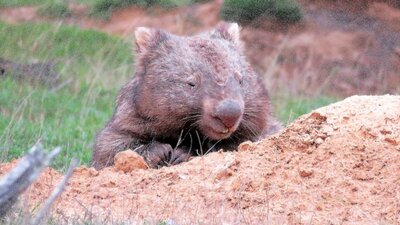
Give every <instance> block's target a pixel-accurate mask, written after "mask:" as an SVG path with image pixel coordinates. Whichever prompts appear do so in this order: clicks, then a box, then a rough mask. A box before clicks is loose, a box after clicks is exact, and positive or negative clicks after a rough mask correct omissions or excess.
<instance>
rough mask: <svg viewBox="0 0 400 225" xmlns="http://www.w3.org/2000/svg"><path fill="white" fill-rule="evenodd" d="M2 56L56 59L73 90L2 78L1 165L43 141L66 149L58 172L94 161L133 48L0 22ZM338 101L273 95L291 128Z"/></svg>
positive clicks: (92, 35)
mask: <svg viewBox="0 0 400 225" xmlns="http://www.w3.org/2000/svg"><path fill="white" fill-rule="evenodd" d="M0 43H2V44H1V45H0V52H1V55H0V57H4V58H8V59H12V60H15V61H18V62H20V63H27V62H32V61H49V60H51V61H53V62H55V63H56V65H57V67H56V68H57V70H58V71H59V73H60V74H61V76H62V81H64V82H65V81H69V83H68V85H66V86H65V87H64V88H61V89H59V90H57V91H52V90H51V88H48V87H46V86H38V85H32V84H29V83H27V82H22V81H16V80H14V79H12V78H10V77H8V78H0V90H1V91H0V131H1V133H0V160H2V161H9V160H11V159H12V158H16V157H20V156H22V155H24V153H25V152H26V151H27V150H28V149H29V148H30V147H31V146H32V145H33V144H35V143H36V141H37V140H39V139H40V140H41V142H42V144H43V145H44V146H45V148H47V149H52V148H54V147H56V146H61V147H62V148H63V151H62V155H61V156H60V157H57V159H56V161H55V164H54V166H55V168H57V169H64V168H65V167H66V166H67V165H68V163H69V161H70V159H71V158H72V157H76V158H79V159H80V160H81V163H83V164H88V163H89V161H90V158H91V149H92V144H93V141H94V138H95V134H96V132H98V131H99V129H101V128H102V127H103V126H104V124H105V122H106V121H107V120H108V119H109V118H110V116H111V114H112V112H113V109H114V100H115V95H116V93H117V91H118V90H119V88H120V87H121V86H122V84H124V83H125V82H126V81H127V80H129V79H130V77H131V75H132V74H133V63H132V61H133V59H132V53H131V48H132V46H131V44H129V43H126V42H125V41H124V40H122V39H120V38H117V37H112V36H108V35H106V34H104V33H101V32H97V31H93V30H81V29H79V28H77V27H70V26H62V25H54V24H53V25H51V24H20V25H8V24H5V23H0ZM334 101H336V99H334V98H328V97H322V98H306V97H301V98H299V97H296V98H293V97H290V96H283V97H282V96H273V103H274V106H275V112H276V115H277V116H278V118H279V119H281V121H284V122H285V123H288V122H291V121H293V120H294V119H295V118H297V117H298V116H300V115H302V114H304V113H307V112H309V111H310V110H312V109H315V108H318V107H320V106H324V105H327V104H329V103H331V102H334Z"/></svg>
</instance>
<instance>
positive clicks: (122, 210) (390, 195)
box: [0, 95, 400, 224]
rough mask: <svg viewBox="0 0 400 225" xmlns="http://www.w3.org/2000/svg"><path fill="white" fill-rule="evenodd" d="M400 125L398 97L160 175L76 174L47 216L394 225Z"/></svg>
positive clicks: (344, 104)
mask: <svg viewBox="0 0 400 225" xmlns="http://www.w3.org/2000/svg"><path fill="white" fill-rule="evenodd" d="M399 124H400V96H390V95H386V96H369V97H366V96H354V97H350V98H347V99H345V100H344V101H341V102H338V103H336V104H332V105H330V106H327V107H323V108H320V109H317V110H315V111H313V112H311V113H309V114H307V115H304V116H302V117H300V118H299V119H297V120H296V121H294V122H293V123H292V124H290V125H289V126H288V127H287V128H286V129H285V130H283V131H282V132H281V133H279V134H277V135H275V136H272V137H270V138H268V139H265V140H262V141H260V142H259V143H244V144H242V145H241V146H240V147H239V150H238V151H237V152H215V153H211V154H209V155H206V156H203V157H195V158H193V159H192V160H190V161H189V162H187V163H183V164H180V165H177V166H173V167H165V168H162V169H159V170H155V169H147V170H145V169H138V170H134V171H132V172H127V173H124V172H121V171H117V170H116V169H115V168H106V169H103V170H101V171H96V170H94V169H93V168H85V167H81V168H78V169H76V171H75V173H74V175H73V177H72V179H71V181H70V182H69V186H68V187H67V189H66V192H64V193H63V195H62V197H61V199H60V200H59V201H58V203H57V204H56V205H55V206H54V208H53V215H54V216H57V217H60V218H63V219H64V220H65V221H68V220H69V219H70V218H76V217H78V218H83V219H85V220H91V221H96V222H100V223H108V222H115V221H130V222H131V223H133V224H134V223H135V222H137V221H144V220H147V221H150V222H151V221H153V222H155V221H158V220H162V221H170V222H171V223H172V222H174V223H176V224H399V223H400V127H399ZM13 164H14V163H8V164H3V165H1V166H0V174H2V173H5V172H6V171H8V170H9V169H10V167H12V165H13ZM60 179H61V175H60V174H59V173H58V172H56V171H54V170H52V169H48V170H47V171H46V172H45V173H44V175H43V176H42V177H41V178H40V180H39V182H38V183H36V184H35V185H34V186H33V187H32V188H30V189H29V190H28V191H27V192H26V194H27V196H28V198H29V199H30V200H29V203H30V205H31V206H32V207H33V206H36V207H37V206H38V204H40V202H42V200H43V198H45V197H46V196H47V194H48V192H49V190H51V188H52V187H53V186H54V185H55V184H56V183H57V182H58V181H59V180H60ZM172 224H173V223H172Z"/></svg>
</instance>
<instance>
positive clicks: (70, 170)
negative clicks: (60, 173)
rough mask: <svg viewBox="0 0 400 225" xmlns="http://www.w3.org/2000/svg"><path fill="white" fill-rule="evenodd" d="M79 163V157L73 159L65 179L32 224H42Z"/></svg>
mask: <svg viewBox="0 0 400 225" xmlns="http://www.w3.org/2000/svg"><path fill="white" fill-rule="evenodd" d="M77 165H78V160H77V159H72V161H71V163H70V165H69V168H68V171H67V173H66V174H65V176H64V179H63V180H62V181H61V182H60V183H59V184H58V185H57V187H56V188H54V190H53V192H52V193H51V195H50V196H49V197H48V198H47V200H46V202H45V203H44V206H43V207H42V209H40V211H39V212H38V214H37V215H36V217H35V218H34V219H33V220H32V221H31V222H30V225H37V224H40V222H41V221H42V220H43V218H44V217H45V216H46V215H47V213H48V212H49V211H50V207H51V206H52V205H53V203H54V201H55V200H56V199H57V198H58V197H59V196H60V195H61V192H63V190H64V188H65V186H66V185H67V182H68V180H69V178H70V177H71V175H72V173H73V171H74V168H75V167H76V166H77Z"/></svg>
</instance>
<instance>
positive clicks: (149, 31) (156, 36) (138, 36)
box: [135, 27, 168, 54]
mask: <svg viewBox="0 0 400 225" xmlns="http://www.w3.org/2000/svg"><path fill="white" fill-rule="evenodd" d="M167 36H168V33H167V32H165V31H163V30H159V29H153V28H147V27H138V28H136V29H135V42H136V52H137V53H139V54H140V53H145V52H146V51H147V49H148V48H149V47H150V46H151V45H152V44H154V43H156V42H158V41H161V40H162V39H166V38H167Z"/></svg>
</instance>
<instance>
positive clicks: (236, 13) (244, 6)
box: [220, 0, 302, 23]
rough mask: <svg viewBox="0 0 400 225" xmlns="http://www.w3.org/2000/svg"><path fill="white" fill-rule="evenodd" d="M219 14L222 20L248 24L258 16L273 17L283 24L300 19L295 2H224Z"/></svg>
mask: <svg viewBox="0 0 400 225" xmlns="http://www.w3.org/2000/svg"><path fill="white" fill-rule="evenodd" d="M220 14H221V18H222V19H224V20H228V21H237V22H249V21H251V20H254V19H255V18H257V17H260V16H270V17H274V18H277V19H278V20H279V21H281V22H285V23H293V22H297V21H299V20H300V19H301V18H302V13H301V9H300V6H299V4H298V3H297V2H296V1H295V0H225V1H224V4H223V5H222V8H221V12H220Z"/></svg>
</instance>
